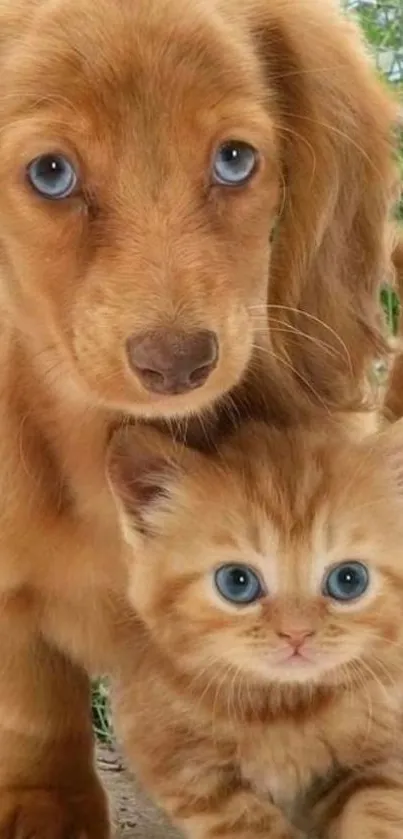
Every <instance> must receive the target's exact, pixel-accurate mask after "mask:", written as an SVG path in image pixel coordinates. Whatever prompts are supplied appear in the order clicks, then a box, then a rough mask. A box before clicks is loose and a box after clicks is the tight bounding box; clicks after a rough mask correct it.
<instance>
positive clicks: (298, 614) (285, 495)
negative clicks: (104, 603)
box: [108, 423, 403, 686]
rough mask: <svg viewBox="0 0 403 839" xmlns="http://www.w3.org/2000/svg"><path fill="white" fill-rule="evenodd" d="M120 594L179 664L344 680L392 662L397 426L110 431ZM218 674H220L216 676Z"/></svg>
mask: <svg viewBox="0 0 403 839" xmlns="http://www.w3.org/2000/svg"><path fill="white" fill-rule="evenodd" d="M108 471H109V480H110V483H111V487H112V490H113V493H114V495H115V498H116V501H117V503H118V510H119V513H120V516H121V521H122V526H123V529H124V534H125V540H126V541H127V542H128V544H129V546H130V549H129V552H128V556H129V563H130V575H131V586H130V599H131V602H132V604H133V606H134V607H135V609H136V610H137V611H138V613H139V614H140V615H141V617H142V618H143V620H144V622H145V623H146V625H147V627H148V629H149V631H150V632H151V633H152V636H153V638H154V640H155V641H156V642H157V644H158V645H159V646H160V647H162V648H163V649H164V652H165V653H166V655H167V656H168V657H170V658H171V660H173V661H174V662H175V664H176V666H178V667H179V668H180V669H183V670H185V671H186V672H188V673H191V674H198V673H199V674H202V673H206V672H209V671H210V670H211V669H213V670H215V671H216V672H217V670H218V672H221V673H222V674H224V673H225V672H226V669H227V671H228V674H231V673H234V672H235V671H236V672H237V673H238V675H244V676H245V678H246V677H248V679H249V680H252V682H256V684H261V683H265V682H266V683H272V684H273V683H276V684H278V685H280V684H284V685H292V684H297V683H308V684H310V685H311V686H312V685H313V684H315V683H316V684H317V685H322V686H323V685H324V684H328V685H337V684H339V685H340V684H348V683H351V681H352V680H354V679H357V682H358V681H359V680H361V681H362V680H363V679H367V678H370V676H371V673H372V674H373V675H374V678H375V677H376V671H377V672H378V673H379V672H380V671H381V670H382V672H384V673H386V672H388V673H391V672H392V670H393V669H394V670H396V667H400V669H401V665H400V664H399V660H400V661H401V662H402V664H403V426H402V425H401V424H396V425H395V426H394V427H391V428H390V429H388V430H387V431H386V432H383V433H378V434H374V435H371V436H369V437H366V438H365V439H362V440H358V439H357V436H356V435H355V437H354V439H353V438H352V436H351V435H350V436H348V435H346V434H344V433H342V432H341V431H340V429H336V428H335V427H334V426H332V427H330V428H327V429H324V428H323V427H322V428H319V429H318V428H316V429H315V428H312V427H311V428H301V429H299V430H294V431H289V432H286V431H284V432H279V431H274V430H270V429H268V428H267V427H265V426H264V425H263V424H255V423H254V424H249V425H247V426H245V427H244V428H243V429H242V431H241V432H239V433H238V434H237V435H236V436H234V437H232V438H231V440H230V441H227V442H226V443H225V445H224V446H223V447H222V448H221V449H220V451H219V452H217V454H215V455H214V456H206V455H202V454H200V453H196V452H194V451H189V450H187V449H185V448H182V447H178V446H175V444H174V443H173V442H172V441H170V440H167V439H166V438H165V437H163V436H161V435H160V434H158V433H157V432H154V431H151V430H146V431H144V429H143V430H141V429H126V430H125V431H121V432H119V433H118V434H117V436H116V437H115V438H114V440H113V441H112V445H111V449H110V454H109V461H108ZM223 678H225V676H223Z"/></svg>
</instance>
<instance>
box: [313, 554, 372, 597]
mask: <svg viewBox="0 0 403 839" xmlns="http://www.w3.org/2000/svg"><path fill="white" fill-rule="evenodd" d="M368 586H369V571H368V568H367V567H366V566H365V565H363V564H362V562H353V561H351V562H341V563H340V565H336V566H335V567H334V568H332V569H331V571H329V573H328V575H327V577H326V578H325V581H324V585H323V593H324V595H325V597H331V598H332V600H338V601H342V602H346V601H348V600H357V599H358V598H359V597H362V595H363V594H364V593H365V592H366V590H367V588H368Z"/></svg>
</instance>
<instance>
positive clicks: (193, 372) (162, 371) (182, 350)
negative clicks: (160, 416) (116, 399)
mask: <svg viewBox="0 0 403 839" xmlns="http://www.w3.org/2000/svg"><path fill="white" fill-rule="evenodd" d="M127 355H128V359H129V363H130V366H131V367H132V369H133V370H134V372H135V373H136V374H137V376H138V377H139V379H140V380H141V382H142V384H143V385H144V387H146V388H147V390H150V391H152V392H154V393H172V394H174V393H185V392H186V391H187V390H194V389H195V388H197V387H201V385H203V384H204V382H205V381H206V379H207V378H208V377H209V375H210V373H211V372H212V371H213V370H214V368H215V366H216V364H217V361H218V341H217V336H216V335H215V333H214V332H210V331H208V330H207V329H203V330H200V331H199V332H191V333H186V332H169V331H158V332H157V331H155V332H145V333H143V334H142V335H131V336H130V338H128V340H127Z"/></svg>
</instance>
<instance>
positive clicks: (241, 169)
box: [213, 140, 258, 186]
mask: <svg viewBox="0 0 403 839" xmlns="http://www.w3.org/2000/svg"><path fill="white" fill-rule="evenodd" d="M257 162H258V153H257V151H256V149H254V148H253V146H250V145H249V144H248V143H243V142H241V141H238V140H229V141H228V142H227V143H223V144H222V145H221V146H220V147H219V148H218V149H217V151H216V154H215V157H214V161H213V180H214V182H215V183H216V184H221V185H222V186H241V185H242V184H244V183H246V181H248V180H249V179H250V178H251V177H252V175H253V173H254V172H255V169H256V166H257Z"/></svg>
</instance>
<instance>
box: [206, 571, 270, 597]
mask: <svg viewBox="0 0 403 839" xmlns="http://www.w3.org/2000/svg"><path fill="white" fill-rule="evenodd" d="M214 580H215V584H216V587H217V589H218V591H219V592H220V594H221V596H222V597H224V598H225V600H229V601H230V603H239V605H241V606H242V605H245V604H247V603H253V602H254V601H255V600H258V599H259V597H262V595H263V594H264V590H263V586H262V584H261V582H260V580H259V577H258V576H257V574H256V573H255V571H252V569H251V568H249V566H248V565H222V566H221V568H218V570H217V571H216V572H215V577H214Z"/></svg>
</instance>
